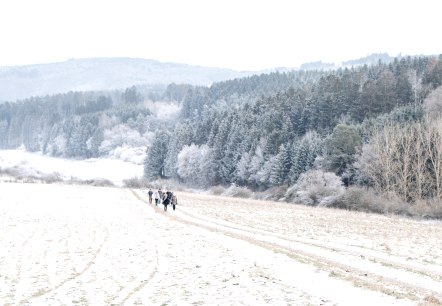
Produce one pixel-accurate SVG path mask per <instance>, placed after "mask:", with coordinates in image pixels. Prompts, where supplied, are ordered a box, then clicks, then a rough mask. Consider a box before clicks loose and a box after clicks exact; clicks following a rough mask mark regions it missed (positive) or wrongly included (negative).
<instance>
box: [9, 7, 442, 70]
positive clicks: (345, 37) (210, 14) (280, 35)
mask: <svg viewBox="0 0 442 306" xmlns="http://www.w3.org/2000/svg"><path fill="white" fill-rule="evenodd" d="M441 11H442V2H441V1H440V0H418V1H417V0H416V1H411V0H401V1H399V0H398V1H396V0H366V1H358V0H305V1H304V0H299V1H297V0H265V1H264V0H0V39H1V43H0V66H10V65H25V64H35V63H48V62H55V61H64V60H67V59H69V58H87V57H139V58H148V59H156V60H159V61H163V62H177V63H187V64H196V65H201V66H212V67H225V68H233V69H236V70H259V69H266V68H274V67H283V66H284V67H292V68H293V67H298V66H299V65H300V64H302V63H305V62H310V61H318V60H322V61H324V62H339V61H343V60H350V59H356V58H360V57H363V56H366V55H369V54H372V53H380V52H387V53H389V54H390V55H391V56H396V55H398V54H399V53H402V55H415V54H439V53H442V39H440V37H441V34H440V31H441V29H442V18H441V17H440V16H441Z"/></svg>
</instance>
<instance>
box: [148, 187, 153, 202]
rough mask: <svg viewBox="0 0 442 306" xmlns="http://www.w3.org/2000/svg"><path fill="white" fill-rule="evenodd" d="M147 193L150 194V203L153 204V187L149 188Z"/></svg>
mask: <svg viewBox="0 0 442 306" xmlns="http://www.w3.org/2000/svg"><path fill="white" fill-rule="evenodd" d="M147 194H148V195H149V204H152V195H153V191H152V189H150V188H149V192H148V193H147Z"/></svg>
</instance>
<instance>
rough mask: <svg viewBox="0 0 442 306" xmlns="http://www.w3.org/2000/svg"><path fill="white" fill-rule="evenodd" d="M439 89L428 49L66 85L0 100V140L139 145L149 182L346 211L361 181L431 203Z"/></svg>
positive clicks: (75, 154) (110, 151) (116, 148)
mask: <svg viewBox="0 0 442 306" xmlns="http://www.w3.org/2000/svg"><path fill="white" fill-rule="evenodd" d="M441 85H442V56H439V57H431V56H430V57H407V58H400V59H394V60H391V61H389V62H388V63H383V62H381V61H379V62H378V63H377V64H375V65H370V66H368V65H363V66H357V67H354V68H343V69H337V70H327V71H324V70H312V71H290V72H273V73H268V74H262V75H255V76H249V77H245V78H238V79H234V80H229V81H223V82H218V83H214V84H212V85H211V86H210V87H207V86H193V85H178V84H171V85H169V86H168V87H167V88H164V89H163V90H155V91H153V90H149V88H144V89H143V88H142V87H140V86H137V87H135V86H133V87H129V88H127V89H126V90H122V91H104V92H69V93H66V94H60V95H54V96H46V97H38V98H29V99H25V100H22V101H19V102H16V103H3V104H0V147H1V148H14V147H18V146H20V145H24V146H25V147H26V149H28V150H30V151H41V152H43V153H45V154H51V155H56V156H65V157H71V158H89V157H100V156H118V152H120V153H122V152H124V151H125V149H127V150H129V149H130V150H135V151H137V152H138V153H137V154H138V156H140V154H139V152H140V150H141V151H142V153H143V154H142V155H143V158H145V159H144V161H143V164H144V171H145V176H146V178H148V179H149V180H154V179H156V178H158V177H166V178H170V179H174V180H177V181H180V182H181V183H184V184H186V185H188V186H191V187H197V188H208V187H210V186H214V185H223V186H226V187H227V186H230V185H232V184H234V185H235V186H238V187H244V188H248V189H250V190H252V191H255V192H262V191H266V190H270V189H272V188H279V187H284V188H283V189H281V190H283V191H282V192H281V191H280V192H281V194H280V195H279V196H278V197H277V198H278V199H285V200H287V201H291V200H293V201H297V202H302V203H305V204H308V205H326V206H337V207H344V208H349V209H354V208H355V207H354V202H355V201H356V202H357V201H359V203H368V201H366V198H367V195H366V193H364V192H363V190H364V189H363V188H365V190H372V191H373V199H374V198H376V197H377V196H379V195H382V196H384V197H385V198H388V199H397V200H398V202H400V203H409V205H408V206H407V207H413V209H417V208H416V207H418V206H419V205H420V206H419V207H420V209H421V211H426V209H427V208H428V207H429V205H430V206H431V205H435V204H431V203H433V202H431V201H439V200H441V197H442V183H441V182H442V170H441V169H442V166H441V165H442V157H441V156H442V153H441V152H442V150H439V147H442V124H441V122H442V121H441V119H440V110H441V109H442V101H441V99H440V97H441V94H440V92H441V89H440V88H441V87H440V86H441ZM155 103H161V105H163V106H167V105H168V104H173V105H179V108H175V109H178V110H179V112H178V113H175V112H173V111H165V109H162V110H161V111H158V110H156V109H155V107H156V106H158V105H160V104H155ZM170 109H172V108H170ZM439 151H440V152H439ZM307 185H309V187H308V188H307V187H306V186H307ZM367 188H369V189H367ZM345 190H346V191H345ZM344 191H345V192H344ZM350 195H351V196H350ZM373 201H374V200H373ZM373 201H372V202H373ZM429 201H430V202H431V203H430V202H429ZM374 202H376V201H374ZM376 203H378V202H376ZM422 203H425V204H422ZM429 203H430V204H429ZM361 205H362V204H361ZM364 205H365V204H364ZM410 205H411V206H410ZM369 206H370V205H369V204H367V205H366V206H364V209H367V210H379V211H382V210H384V211H385V210H386V208H385V207H382V208H379V207H377V208H376V207H369ZM439 206H440V204H439ZM439 206H438V207H439ZM401 209H402V208H398V207H396V208H395V209H394V210H395V211H401ZM387 210H388V209H387ZM404 211H405V213H410V209H408V208H407V209H406V210H404ZM432 211H433V212H434V209H433V210H432ZM436 215H437V214H436ZM438 216H442V208H441V209H440V215H438Z"/></svg>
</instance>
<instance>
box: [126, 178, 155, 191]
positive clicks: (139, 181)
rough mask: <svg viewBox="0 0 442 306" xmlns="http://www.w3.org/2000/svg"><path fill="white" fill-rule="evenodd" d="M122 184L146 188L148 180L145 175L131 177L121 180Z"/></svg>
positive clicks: (128, 186) (129, 186)
mask: <svg viewBox="0 0 442 306" xmlns="http://www.w3.org/2000/svg"><path fill="white" fill-rule="evenodd" d="M123 186H124V187H127V188H137V189H142V188H148V187H149V186H150V185H149V182H148V180H147V179H146V178H145V177H142V178H139V177H133V178H130V179H127V180H123Z"/></svg>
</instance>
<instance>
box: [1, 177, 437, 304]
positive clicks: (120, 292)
mask: <svg viewBox="0 0 442 306" xmlns="http://www.w3.org/2000/svg"><path fill="white" fill-rule="evenodd" d="M176 194H177V195H178V201H179V205H178V207H177V210H176V211H172V210H171V209H170V207H169V210H168V211H167V212H164V211H163V210H162V207H160V206H158V207H156V206H154V205H149V204H148V203H147V202H146V197H145V192H142V191H140V190H129V189H123V188H107V187H90V186H75V185H61V184H19V183H0V250H1V251H0V301H1V304H2V305H437V304H440V301H442V224H441V222H438V221H415V220H409V219H404V218H398V217H385V216H377V215H369V214H361V213H350V212H346V211H340V210H330V209H320V208H309V207H303V206H296V205H288V204H282V203H274V202H260V201H251V200H239V199H231V198H223V197H212V196H206V195H197V194H190V193H184V192H177V193H176Z"/></svg>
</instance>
